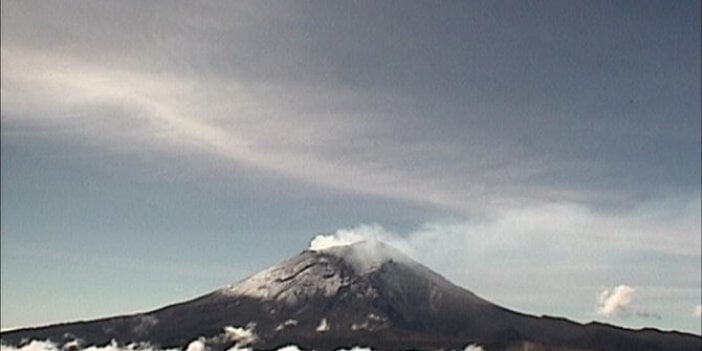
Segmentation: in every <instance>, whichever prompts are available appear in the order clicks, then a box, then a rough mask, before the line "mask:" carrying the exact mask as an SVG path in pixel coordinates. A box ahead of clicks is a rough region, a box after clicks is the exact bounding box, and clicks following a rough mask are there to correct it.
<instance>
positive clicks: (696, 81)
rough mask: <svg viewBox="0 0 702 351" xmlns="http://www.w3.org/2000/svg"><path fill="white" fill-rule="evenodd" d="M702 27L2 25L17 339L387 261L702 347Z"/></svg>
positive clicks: (557, 7)
mask: <svg viewBox="0 0 702 351" xmlns="http://www.w3.org/2000/svg"><path fill="white" fill-rule="evenodd" d="M700 31H701V28H700V2H699V1H686V0H680V1H647V0H645V1H624V0H619V1H573V0H568V1H462V2H452V1H437V2H428V1H419V2H414V1H382V2H379V1H353V2H348V1H295V2H290V1H272V0H267V1H246V2H244V1H242V2H213V1H202V2H189V1H159V0H156V1H149V2H142V1H100V2H96V1H70V2H68V1H51V0H49V1H45V0H42V1H32V0H29V1H11V0H10V1H3V2H2V18H1V36H2V37H1V39H2V40H1V47H2V55H1V61H2V62H1V63H2V75H1V91H0V93H1V94H0V96H1V106H2V113H1V115H2V117H1V133H2V135H1V137H2V138H1V161H2V167H1V184H2V191H1V195H2V196H1V209H0V210H1V213H2V220H1V222H0V223H1V227H0V229H1V230H0V235H1V252H0V253H1V255H0V257H1V262H0V263H1V265H0V273H1V274H0V278H1V285H2V289H1V290H0V296H1V299H0V302H1V306H0V307H1V308H0V310H1V314H0V316H1V318H0V321H1V324H2V325H1V326H2V328H3V329H8V328H16V327H24V326H37V325H45V324H48V323H55V322H65V321H73V320H86V319H90V318H96V317H105V316H110V315H116V314H123V313H127V312H137V311H146V310H150V309H154V308H156V307H160V306H164V305H167V304H170V303H173V302H177V301H182V300H184V299H188V298H192V297H196V296H199V295H201V294H204V293H207V292H209V291H211V290H214V289H216V288H219V287H222V286H224V285H226V284H229V283H232V282H236V281H238V280H240V279H243V278H245V277H247V276H248V275H251V274H253V273H255V272H256V271H258V270H260V269H263V268H265V267H267V266H269V265H271V264H274V263H277V262H279V261H281V260H283V259H285V258H287V257H291V256H294V255H296V254H298V253H299V252H301V251H302V250H305V249H306V248H307V247H308V244H309V242H310V240H312V239H313V238H314V237H315V236H316V235H318V234H321V233H326V234H331V235H334V236H337V237H341V238H343V237H349V236H350V237H355V236H361V237H376V238H381V239H383V240H385V241H388V242H390V243H391V244H393V245H397V246H398V247H400V248H401V249H403V250H405V251H406V252H408V253H410V254H411V256H412V257H413V258H415V259H416V260H418V261H420V262H422V263H423V264H425V265H427V266H428V267H430V268H432V269H434V270H436V271H437V272H439V273H440V274H442V275H444V276H446V277H447V278H449V279H450V280H452V281H454V282H455V283H457V284H459V285H461V286H463V287H465V288H467V289H469V290H471V291H473V292H475V293H476V294H478V295H480V296H482V297H484V298H486V299H488V300H490V301H493V302H495V303H498V304H501V305H503V306H505V307H508V308H511V309H514V310H518V311H522V312H526V313H533V314H537V315H541V314H547V315H556V316H563V317H566V318H569V319H572V320H575V321H580V322H589V321H593V320H596V321H600V322H605V323H612V324H616V325H622V326H626V327H632V328H640V327H644V326H649V327H655V328H660V329H664V330H671V329H675V330H681V331H687V332H693V333H697V334H699V333H700V332H701V328H702V327H701V317H700V307H699V306H700V303H701V300H702V278H701V276H702V270H701V268H700V266H701V264H702V246H701V245H702V244H701V235H700V232H701V230H702V228H701V227H702V225H701V218H700V216H701V215H700V201H701V200H700V192H701V187H700V177H701V176H702V174H701V171H700V168H701V166H700V156H701V154H700V145H701V138H700V116H701V107H700V96H701V92H700V89H701V88H700V87H701V85H702V82H701V79H700V76H701V72H700V71H701V70H700V62H701V57H700V42H701V38H700Z"/></svg>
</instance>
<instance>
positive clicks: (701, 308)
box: [692, 305, 702, 317]
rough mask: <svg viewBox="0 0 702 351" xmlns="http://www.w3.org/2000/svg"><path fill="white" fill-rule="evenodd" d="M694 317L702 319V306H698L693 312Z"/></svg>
mask: <svg viewBox="0 0 702 351" xmlns="http://www.w3.org/2000/svg"><path fill="white" fill-rule="evenodd" d="M692 315H693V316H695V317H702V305H697V306H695V308H694V309H693V310H692Z"/></svg>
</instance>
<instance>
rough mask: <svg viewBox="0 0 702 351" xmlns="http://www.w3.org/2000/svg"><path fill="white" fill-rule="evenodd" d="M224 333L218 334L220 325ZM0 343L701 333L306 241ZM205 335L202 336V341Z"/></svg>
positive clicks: (621, 343) (536, 343)
mask: <svg viewBox="0 0 702 351" xmlns="http://www.w3.org/2000/svg"><path fill="white" fill-rule="evenodd" d="M223 331H224V332H223ZM1 336H2V340H3V342H5V343H8V344H12V345H18V344H21V343H23V342H25V343H26V341H27V340H31V339H50V340H52V341H54V342H56V343H58V344H59V345H61V343H66V342H69V341H71V339H74V338H75V339H80V340H81V342H82V343H83V344H84V345H103V344H107V343H109V342H110V341H111V340H116V341H117V342H118V343H120V344H124V345H126V344H129V343H133V342H148V343H150V344H151V345H156V346H160V347H163V348H171V347H182V346H183V345H187V344H188V343H189V342H191V341H193V340H196V339H198V338H204V340H206V341H207V343H208V345H209V346H210V347H211V348H212V349H226V348H229V347H230V346H232V345H234V344H238V345H240V346H250V347H253V348H255V349H275V348H277V347H280V346H283V345H289V344H296V345H298V346H299V347H301V348H303V349H315V350H320V351H323V350H335V349H337V348H341V347H346V348H349V347H351V346H354V345H363V346H370V347H372V348H373V349H375V350H407V349H415V350H416V349H420V350H434V349H462V348H464V347H465V346H466V345H469V344H479V345H483V347H484V348H485V349H486V350H508V349H522V348H524V347H526V346H529V347H532V349H551V350H619V351H626V350H695V351H697V350H700V349H701V347H702V338H700V337H699V336H697V335H692V334H685V333H678V332H663V331H659V330H655V329H643V330H630V329H624V328H620V327H616V326H611V325H606V324H600V323H589V324H579V323H575V322H572V321H568V320H566V319H562V318H554V317H536V316H530V315H526V314H522V313H518V312H514V311H511V310H508V309H505V308H503V307H500V306H497V305H495V304H493V303H490V302H489V301H487V300H484V299H482V298H480V297H478V296H476V295H475V294H473V293H472V292H470V291H468V290H466V289H463V288H461V287H459V286H456V285H454V284H453V283H451V282H449V281H448V280H446V279H445V278H443V277H442V276H440V275H438V274H437V273H435V272H433V271H431V270H430V269H428V268H427V267H425V266H423V265H421V264H419V263H417V262H416V261H413V260H412V259H410V258H409V257H408V256H406V255H404V254H403V253H401V252H400V251H398V250H396V249H394V248H392V247H390V246H388V245H386V244H384V243H381V242H378V241H362V242H358V243H355V244H351V245H346V246H336V247H331V248H327V249H323V250H316V251H315V250H306V251H303V252H302V253H301V254H299V255H298V256H296V257H293V258H291V259H288V260H286V261H284V262H282V263H280V264H278V265H275V266H272V267H270V268H268V269H266V270H263V271H261V272H259V273H257V274H254V275H253V276H251V277H249V278H247V279H244V280H242V281H241V282H239V283H237V284H234V285H231V286H227V287H224V288H222V289H219V290H216V291H214V292H211V293H209V294H207V295H204V296H201V297H199V298H196V299H193V300H190V301H186V302H183V303H178V304H174V305H170V306H167V307H164V308H161V309H158V310H154V311H151V312H147V313H140V314H135V315H128V316H118V317H112V318H105V319H100V320H93V321H85V322H75V323H67V324H59V325H52V326H47V327H40V328H29V329H21V330H14V331H8V332H4V333H2V334H1ZM201 340H202V339H201Z"/></svg>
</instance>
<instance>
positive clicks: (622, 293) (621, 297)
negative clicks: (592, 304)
mask: <svg viewBox="0 0 702 351" xmlns="http://www.w3.org/2000/svg"><path fill="white" fill-rule="evenodd" d="M635 291H636V290H635V289H634V288H632V287H630V286H628V285H624V284H622V285H618V286H617V287H615V288H614V289H612V290H609V289H607V290H605V291H603V292H602V293H601V294H600V296H599V298H598V299H597V302H598V306H597V314H599V315H601V316H605V317H615V316H620V315H623V314H625V313H626V312H627V306H629V304H630V303H631V300H632V299H633V297H634V292H635Z"/></svg>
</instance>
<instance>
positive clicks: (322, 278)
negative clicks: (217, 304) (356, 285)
mask: <svg viewBox="0 0 702 351" xmlns="http://www.w3.org/2000/svg"><path fill="white" fill-rule="evenodd" d="M348 284H350V281H349V279H348V277H345V276H343V275H342V272H341V271H339V270H338V269H336V268H335V267H334V265H333V264H332V263H330V262H329V260H328V258H326V257H307V258H306V259H294V260H291V261H286V262H283V263H282V264H279V265H276V266H273V267H270V268H268V269H266V270H263V271H261V272H259V273H256V274H254V275H253V276H251V277H249V278H247V279H245V280H243V281H241V282H239V283H238V284H236V285H234V286H229V287H226V288H224V289H220V290H219V291H218V292H219V293H220V294H223V295H227V296H248V297H252V298H257V299H262V300H268V301H277V302H281V303H284V304H287V305H296V304H298V303H304V302H305V301H307V300H309V299H310V298H311V297H313V296H314V295H317V294H321V295H322V296H325V297H330V296H334V295H335V294H336V293H337V291H338V290H339V288H341V287H342V286H345V285H348Z"/></svg>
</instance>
